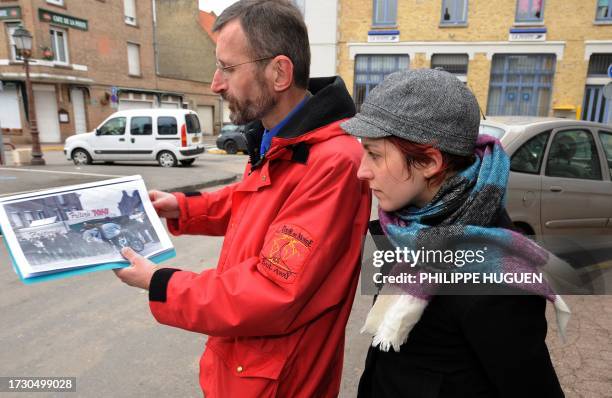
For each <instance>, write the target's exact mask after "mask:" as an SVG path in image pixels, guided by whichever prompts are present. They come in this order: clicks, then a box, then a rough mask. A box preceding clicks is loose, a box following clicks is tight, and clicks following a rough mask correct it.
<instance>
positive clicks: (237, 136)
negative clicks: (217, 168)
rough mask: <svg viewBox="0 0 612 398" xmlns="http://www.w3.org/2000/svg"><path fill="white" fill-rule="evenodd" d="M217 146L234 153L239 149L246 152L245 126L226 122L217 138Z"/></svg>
mask: <svg viewBox="0 0 612 398" xmlns="http://www.w3.org/2000/svg"><path fill="white" fill-rule="evenodd" d="M217 148H219V149H224V150H225V152H227V153H229V154H231V155H233V154H235V153H237V152H238V151H243V152H246V150H247V142H246V137H245V136H244V126H237V125H235V124H226V125H224V126H223V127H221V133H220V134H219V137H218V138H217Z"/></svg>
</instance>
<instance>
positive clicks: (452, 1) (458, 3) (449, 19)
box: [440, 0, 467, 25]
mask: <svg viewBox="0 0 612 398" xmlns="http://www.w3.org/2000/svg"><path fill="white" fill-rule="evenodd" d="M440 24H441V25H463V24H467V0H443V1H442V19H441V20H440Z"/></svg>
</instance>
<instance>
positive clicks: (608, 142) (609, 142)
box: [599, 131, 612, 178]
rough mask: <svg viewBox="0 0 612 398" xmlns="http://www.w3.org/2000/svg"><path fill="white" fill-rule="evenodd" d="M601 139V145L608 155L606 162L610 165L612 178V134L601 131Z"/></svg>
mask: <svg viewBox="0 0 612 398" xmlns="http://www.w3.org/2000/svg"><path fill="white" fill-rule="evenodd" d="M599 139H600V140H601V145H602V146H603V149H604V153H605V154H606V161H607V163H608V169H610V177H611V178H612V132H609V131H600V132H599Z"/></svg>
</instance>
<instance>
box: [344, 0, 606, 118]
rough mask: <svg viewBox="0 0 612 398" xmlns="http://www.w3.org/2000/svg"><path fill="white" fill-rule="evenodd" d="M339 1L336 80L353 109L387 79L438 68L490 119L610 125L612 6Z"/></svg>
mask: <svg viewBox="0 0 612 398" xmlns="http://www.w3.org/2000/svg"><path fill="white" fill-rule="evenodd" d="M338 1H339V28H338V30H339V37H340V38H339V42H338V64H339V66H338V72H339V74H340V75H341V76H342V77H343V78H344V79H345V80H346V82H347V86H348V87H349V89H351V90H352V92H353V97H354V98H355V102H356V103H357V105H358V106H359V104H360V103H362V102H363V99H364V98H365V96H366V95H367V93H368V92H369V91H370V90H371V89H372V88H373V87H374V86H376V84H378V83H379V82H380V81H381V80H382V78H383V77H384V76H385V75H387V74H389V73H391V72H393V71H396V70H398V69H401V68H429V67H442V68H444V69H445V70H448V71H449V72H452V73H455V74H456V75H457V77H459V78H460V79H461V80H463V81H465V82H466V84H467V85H468V86H469V87H470V88H471V89H472V90H473V92H474V93H475V94H476V97H477V98H478V101H479V103H480V105H481V107H482V109H483V111H484V112H485V113H486V114H487V115H538V116H560V117H569V118H579V119H588V120H596V121H600V122H601V121H603V122H612V107H611V105H610V101H606V100H605V98H604V97H603V95H602V88H603V86H604V85H605V84H606V83H608V82H609V81H610V79H609V78H608V77H607V73H606V72H607V68H608V65H610V64H611V63H612V0H585V1H566V0H514V1H501V0H500V1H488V0H469V1H468V0H435V1H430V0H338Z"/></svg>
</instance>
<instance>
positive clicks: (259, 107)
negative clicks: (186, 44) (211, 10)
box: [211, 20, 277, 124]
mask: <svg viewBox="0 0 612 398" xmlns="http://www.w3.org/2000/svg"><path fill="white" fill-rule="evenodd" d="M249 54H250V52H249V48H248V44H247V40H246V36H245V34H244V31H243V30H242V26H241V25H240V21H238V20H233V21H230V22H228V23H227V24H226V25H225V26H224V27H223V28H222V29H221V31H220V32H219V36H218V37H217V51H216V55H217V61H218V63H219V64H220V65H221V66H230V65H237V64H242V63H243V62H247V63H245V64H243V65H238V66H235V67H231V68H227V69H217V70H216V71H215V75H214V77H213V81H212V84H211V89H212V90H213V92H215V93H217V94H220V95H221V97H222V98H223V100H224V101H227V102H228V104H229V109H230V119H231V121H232V123H234V124H246V123H249V122H252V121H254V120H259V119H262V118H263V117H264V116H266V115H267V114H268V113H269V112H270V111H271V110H272V109H274V107H275V106H276V103H277V99H276V95H275V93H274V90H272V89H271V88H270V86H269V84H268V78H267V76H266V73H267V72H268V71H267V69H268V68H267V66H268V65H267V63H266V62H269V61H267V60H266V61H258V62H249V61H252V59H257V58H261V57H263V56H265V55H267V54H257V56H255V57H253V58H251V57H250V55H249Z"/></svg>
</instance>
